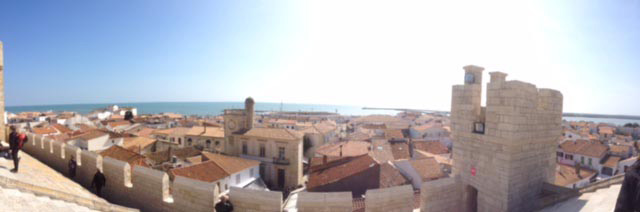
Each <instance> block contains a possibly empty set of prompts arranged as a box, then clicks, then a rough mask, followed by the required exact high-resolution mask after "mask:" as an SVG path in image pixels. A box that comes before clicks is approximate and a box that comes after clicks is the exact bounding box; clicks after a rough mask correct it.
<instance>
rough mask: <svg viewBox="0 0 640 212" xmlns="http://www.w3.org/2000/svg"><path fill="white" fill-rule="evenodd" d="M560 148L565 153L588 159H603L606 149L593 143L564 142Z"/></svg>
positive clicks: (582, 141) (580, 141)
mask: <svg viewBox="0 0 640 212" xmlns="http://www.w3.org/2000/svg"><path fill="white" fill-rule="evenodd" d="M560 148H561V149H562V150H563V151H564V152H567V153H572V154H579V155H585V156H589V157H603V156H604V154H605V153H606V152H607V150H608V147H607V146H605V145H604V144H601V143H599V142H595V141H585V140H578V141H565V142H564V143H562V144H560Z"/></svg>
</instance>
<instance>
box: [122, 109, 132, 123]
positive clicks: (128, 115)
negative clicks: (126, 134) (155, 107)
mask: <svg viewBox="0 0 640 212" xmlns="http://www.w3.org/2000/svg"><path fill="white" fill-rule="evenodd" d="M124 120H127V121H131V120H133V112H131V111H127V112H126V113H124Z"/></svg>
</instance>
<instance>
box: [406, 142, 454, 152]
mask: <svg viewBox="0 0 640 212" xmlns="http://www.w3.org/2000/svg"><path fill="white" fill-rule="evenodd" d="M413 147H414V148H415V149H417V150H422V151H425V152H428V153H432V154H447V153H449V148H447V147H446V146H445V145H444V144H442V143H440V142H437V141H435V142H434V141H414V142H413Z"/></svg>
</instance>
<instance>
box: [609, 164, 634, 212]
mask: <svg viewBox="0 0 640 212" xmlns="http://www.w3.org/2000/svg"><path fill="white" fill-rule="evenodd" d="M614 211H615V212H627V211H629V212H636V211H640V156H638V161H636V162H635V163H634V164H633V165H631V167H629V170H628V171H627V173H626V174H625V176H624V180H623V181H622V187H621V188H620V193H619V194H618V200H617V201H616V208H615V209H614Z"/></svg>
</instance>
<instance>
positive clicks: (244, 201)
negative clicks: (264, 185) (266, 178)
mask: <svg viewBox="0 0 640 212" xmlns="http://www.w3.org/2000/svg"><path fill="white" fill-rule="evenodd" d="M229 198H230V199H231V201H233V207H234V210H235V211H243V212H244V211H246V212H258V211H282V192H279V191H257V190H246V189H241V188H235V187H231V189H230V191H229Z"/></svg>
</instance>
